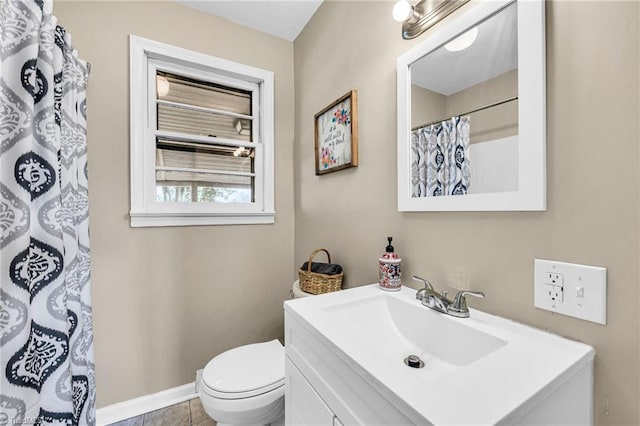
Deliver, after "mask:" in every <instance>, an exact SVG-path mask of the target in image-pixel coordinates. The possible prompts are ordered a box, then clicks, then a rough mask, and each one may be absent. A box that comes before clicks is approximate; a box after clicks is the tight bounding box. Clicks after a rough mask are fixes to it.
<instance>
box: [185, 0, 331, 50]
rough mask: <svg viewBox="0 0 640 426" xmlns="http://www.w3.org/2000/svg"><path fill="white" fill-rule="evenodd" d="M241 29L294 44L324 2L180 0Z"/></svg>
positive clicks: (314, 0)
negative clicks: (228, 21) (237, 25)
mask: <svg viewBox="0 0 640 426" xmlns="http://www.w3.org/2000/svg"><path fill="white" fill-rule="evenodd" d="M177 1H178V2H180V3H182V4H184V5H186V6H190V7H193V8H195V9H198V10H201V11H203V12H207V13H210V14H212V15H216V16H220V17H222V18H225V19H228V20H230V21H233V22H236V23H238V24H241V25H245V26H247V27H250V28H253V29H255V30H258V31H262V32H265V33H268V34H272V35H275V36H277V37H280V38H283V39H285V40H289V41H293V40H295V39H296V37H298V34H300V32H301V31H302V29H303V28H304V26H305V25H306V24H307V22H309V20H310V19H311V17H312V16H313V14H314V13H315V12H316V10H317V9H318V7H319V6H320V4H321V3H322V0H286V1H282V0H251V1H250V0H177Z"/></svg>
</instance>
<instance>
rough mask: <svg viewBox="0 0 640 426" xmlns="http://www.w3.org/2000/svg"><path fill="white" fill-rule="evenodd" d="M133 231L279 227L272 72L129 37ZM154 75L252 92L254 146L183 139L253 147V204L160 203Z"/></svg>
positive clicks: (207, 138) (224, 141)
mask: <svg viewBox="0 0 640 426" xmlns="http://www.w3.org/2000/svg"><path fill="white" fill-rule="evenodd" d="M129 48H130V51H129V54H130V86H129V87H130V88H129V91H130V93H129V95H130V109H131V111H130V131H131V135H130V139H131V140H130V149H131V153H130V154H131V155H130V158H131V211H130V213H129V215H130V217H131V226H132V227H145V226H187V225H239V224H268V223H274V222H275V210H274V165H273V162H274V155H273V151H274V83H273V72H271V71H267V70H263V69H260V68H255V67H251V66H248V65H243V64H239V63H236V62H232V61H229V60H226V59H221V58H217V57H214V56H209V55H205V54H202V53H198V52H194V51H191V50H187V49H182V48H179V47H175V46H171V45H168V44H164V43H160V42H156V41H153V40H148V39H145V38H142V37H138V36H135V35H130V37H129ZM156 70H162V71H167V72H172V73H176V74H179V75H184V76H187V77H191V78H195V79H198V80H203V81H210V82H214V83H219V84H223V85H227V86H231V87H236V88H240V89H243V90H248V91H251V92H253V96H252V102H253V105H252V112H253V114H254V116H253V132H254V138H253V142H242V141H237V140H233V141H229V140H225V139H224V138H216V137H202V136H197V135H193V136H187V137H186V138H185V135H184V134H181V136H180V140H187V139H191V140H192V141H194V142H204V143H216V144H220V145H225V144H229V145H233V146H246V147H253V148H255V153H256V155H255V159H254V171H255V176H254V202H251V203H177V202H176V203H173V202H158V201H156V195H155V194H156V175H155V161H156V160H155V147H156V139H155V138H156V134H158V133H162V134H163V135H165V136H169V137H171V133H170V132H157V131H156V115H155V111H156V97H155V93H156V78H155V76H156Z"/></svg>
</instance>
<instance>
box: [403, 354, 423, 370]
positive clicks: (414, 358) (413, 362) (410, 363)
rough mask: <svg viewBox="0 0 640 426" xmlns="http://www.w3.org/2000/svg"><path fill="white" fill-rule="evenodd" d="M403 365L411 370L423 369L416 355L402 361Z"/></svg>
mask: <svg viewBox="0 0 640 426" xmlns="http://www.w3.org/2000/svg"><path fill="white" fill-rule="evenodd" d="M404 363H405V364H407V365H408V366H409V367H411V368H422V367H424V362H422V360H421V359H420V357H419V356H418V355H409V356H408V357H406V358H405V359H404Z"/></svg>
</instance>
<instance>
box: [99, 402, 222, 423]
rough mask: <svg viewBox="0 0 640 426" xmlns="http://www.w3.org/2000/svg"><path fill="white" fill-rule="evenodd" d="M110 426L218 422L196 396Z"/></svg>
mask: <svg viewBox="0 0 640 426" xmlns="http://www.w3.org/2000/svg"><path fill="white" fill-rule="evenodd" d="M109 426H216V422H215V421H214V420H213V419H211V418H210V417H209V416H208V415H207V413H205V412H204V409H203V408H202V404H201V403H200V398H195V399H192V400H190V401H185V402H181V403H180V404H176V405H172V406H170V407H167V408H162V409H160V410H156V411H151V412H150V413H145V414H141V415H139V416H137V417H132V418H130V419H126V420H123V421H121V422H117V423H112V424H110V425H109Z"/></svg>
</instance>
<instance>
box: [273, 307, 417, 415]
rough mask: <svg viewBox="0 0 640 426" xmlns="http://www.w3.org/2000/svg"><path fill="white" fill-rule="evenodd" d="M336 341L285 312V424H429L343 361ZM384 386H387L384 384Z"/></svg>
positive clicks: (372, 380) (371, 378)
mask: <svg viewBox="0 0 640 426" xmlns="http://www.w3.org/2000/svg"><path fill="white" fill-rule="evenodd" d="M335 350H336V348H332V347H331V344H330V342H328V341H326V340H325V339H324V338H322V337H321V336H319V335H317V333H316V332H315V330H313V329H312V328H310V327H308V326H306V325H305V324H303V322H302V321H300V320H298V319H297V318H295V317H294V314H292V313H291V312H285V351H286V361H285V380H286V384H285V424H286V425H287V426H300V425H334V426H341V425H343V424H345V425H353V424H360V425H372V424H388V425H406V424H425V421H424V419H423V418H421V416H420V415H418V414H417V413H416V412H415V411H414V410H413V409H412V408H411V407H409V406H408V405H406V404H405V403H404V402H403V401H400V400H399V399H398V400H396V401H389V399H387V398H386V397H385V396H383V395H382V394H381V393H379V392H378V391H377V390H376V386H375V384H374V385H372V382H373V383H375V379H374V378H373V377H363V376H361V375H360V374H359V373H358V372H356V371H355V370H354V369H352V368H350V366H349V365H348V362H345V360H344V359H342V358H341V357H339V356H338V355H337V353H336V352H335ZM380 386H381V384H380Z"/></svg>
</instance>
